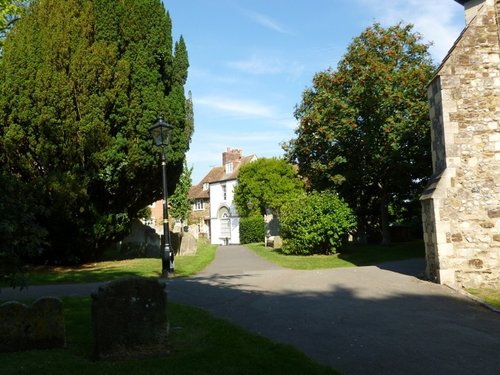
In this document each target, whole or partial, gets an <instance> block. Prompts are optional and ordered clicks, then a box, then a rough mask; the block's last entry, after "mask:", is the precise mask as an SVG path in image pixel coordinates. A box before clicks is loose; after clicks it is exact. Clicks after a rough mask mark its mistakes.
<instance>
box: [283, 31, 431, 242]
mask: <svg viewBox="0 0 500 375" xmlns="http://www.w3.org/2000/svg"><path fill="white" fill-rule="evenodd" d="M428 47H429V45H428V44H424V43H422V41H421V36H420V35H419V34H418V33H415V32H413V27H412V25H403V24H398V25H396V26H392V27H389V28H383V27H382V26H380V25H379V24H374V25H373V26H371V27H369V28H367V29H366V30H365V31H363V32H362V33H361V35H360V36H358V37H356V38H354V40H353V42H352V43H351V45H350V46H349V47H348V49H347V53H346V54H345V55H344V56H343V58H342V59H341V61H340V62H339V64H338V67H337V70H333V69H328V70H326V71H323V72H319V73H317V74H316V75H315V76H314V79H313V83H312V87H311V88H308V89H307V90H305V91H304V93H303V96H302V102H301V103H300V104H299V105H298V106H297V108H296V112H295V116H296V118H297V119H298V120H299V121H300V125H299V127H298V129H297V130H296V137H295V138H294V139H292V140H291V141H290V142H288V143H287V144H285V145H284V149H285V151H286V155H287V157H288V159H289V160H290V161H292V162H293V163H296V164H297V165H298V166H299V171H300V174H301V175H302V176H304V177H307V179H308V182H309V184H310V187H311V188H313V189H317V190H323V189H330V188H335V189H336V190H337V191H338V192H339V193H340V195H341V196H342V197H343V198H344V199H345V200H346V201H347V202H348V203H349V205H350V206H351V207H352V208H353V209H354V211H355V213H356V215H357V217H358V224H359V228H358V229H359V231H360V232H361V234H364V233H363V232H366V230H367V227H368V226H370V227H372V228H373V227H375V228H379V229H380V230H381V232H382V236H383V242H386V243H387V242H389V240H390V239H389V232H388V224H389V220H390V219H389V208H390V207H391V208H392V209H393V210H399V211H400V212H401V211H402V206H405V205H407V203H408V202H411V201H412V200H413V199H414V198H415V196H416V195H417V194H418V193H419V192H420V191H421V189H422V186H423V185H424V184H425V183H426V181H427V176H430V173H431V158H430V121H429V117H428V104H427V95H426V85H427V83H428V82H429V81H430V79H431V77H432V74H433V71H434V67H433V64H432V61H431V58H430V55H429V52H428Z"/></svg>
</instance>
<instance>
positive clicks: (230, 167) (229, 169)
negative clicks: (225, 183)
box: [226, 163, 233, 173]
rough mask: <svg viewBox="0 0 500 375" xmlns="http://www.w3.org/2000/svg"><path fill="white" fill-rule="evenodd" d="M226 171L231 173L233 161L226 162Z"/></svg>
mask: <svg viewBox="0 0 500 375" xmlns="http://www.w3.org/2000/svg"><path fill="white" fill-rule="evenodd" d="M226 173H233V163H226Z"/></svg>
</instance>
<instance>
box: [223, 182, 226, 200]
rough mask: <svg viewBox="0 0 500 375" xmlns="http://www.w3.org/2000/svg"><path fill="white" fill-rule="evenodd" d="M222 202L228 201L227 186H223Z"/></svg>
mask: <svg viewBox="0 0 500 375" xmlns="http://www.w3.org/2000/svg"><path fill="white" fill-rule="evenodd" d="M222 200H227V188H226V185H222Z"/></svg>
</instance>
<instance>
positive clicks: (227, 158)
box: [222, 147, 241, 165]
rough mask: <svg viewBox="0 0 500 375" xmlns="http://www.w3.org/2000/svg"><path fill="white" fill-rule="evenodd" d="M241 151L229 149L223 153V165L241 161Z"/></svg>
mask: <svg viewBox="0 0 500 375" xmlns="http://www.w3.org/2000/svg"><path fill="white" fill-rule="evenodd" d="M240 159H241V150H238V149H231V148H229V147H228V148H227V151H226V152H223V153H222V165H226V164H227V163H229V162H232V161H236V160H240Z"/></svg>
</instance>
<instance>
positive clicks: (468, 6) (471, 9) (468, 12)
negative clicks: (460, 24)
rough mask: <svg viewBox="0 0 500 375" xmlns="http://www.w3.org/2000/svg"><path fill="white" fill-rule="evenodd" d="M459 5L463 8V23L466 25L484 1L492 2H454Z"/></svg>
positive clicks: (481, 0)
mask: <svg viewBox="0 0 500 375" xmlns="http://www.w3.org/2000/svg"><path fill="white" fill-rule="evenodd" d="M455 1H456V2H457V3H459V4H460V5H463V6H464V8H465V23H466V24H467V25H468V24H469V23H470V21H472V19H473V18H474V17H475V16H476V15H477V12H478V11H479V9H480V8H481V6H482V5H483V4H484V3H485V2H486V1H493V0H455Z"/></svg>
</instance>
